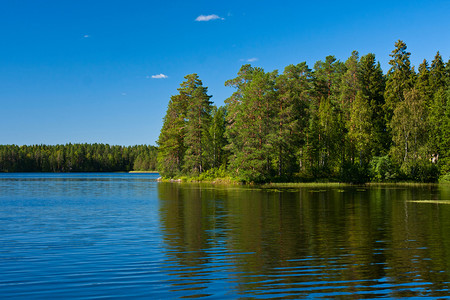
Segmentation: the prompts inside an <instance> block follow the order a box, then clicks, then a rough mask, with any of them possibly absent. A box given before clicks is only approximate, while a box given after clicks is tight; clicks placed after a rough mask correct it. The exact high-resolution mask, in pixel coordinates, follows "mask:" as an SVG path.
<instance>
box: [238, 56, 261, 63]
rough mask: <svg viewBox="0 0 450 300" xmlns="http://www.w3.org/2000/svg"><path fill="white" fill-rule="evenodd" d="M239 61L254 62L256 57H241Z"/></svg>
mask: <svg viewBox="0 0 450 300" xmlns="http://www.w3.org/2000/svg"><path fill="white" fill-rule="evenodd" d="M240 61H245V62H255V61H258V58H257V57H252V58H247V59H241V60H240Z"/></svg>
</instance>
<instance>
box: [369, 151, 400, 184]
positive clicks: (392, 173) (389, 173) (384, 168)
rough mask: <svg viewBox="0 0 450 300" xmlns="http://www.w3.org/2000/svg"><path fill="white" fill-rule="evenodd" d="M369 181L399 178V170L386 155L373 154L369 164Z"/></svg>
mask: <svg viewBox="0 0 450 300" xmlns="http://www.w3.org/2000/svg"><path fill="white" fill-rule="evenodd" d="M369 175H370V179H371V181H375V182H383V181H395V180H398V179H399V178H400V170H399V168H398V167H397V166H396V165H394V164H393V163H392V161H391V159H390V157H389V156H388V155H385V156H375V157H373V158H372V160H371V161H370V164H369Z"/></svg>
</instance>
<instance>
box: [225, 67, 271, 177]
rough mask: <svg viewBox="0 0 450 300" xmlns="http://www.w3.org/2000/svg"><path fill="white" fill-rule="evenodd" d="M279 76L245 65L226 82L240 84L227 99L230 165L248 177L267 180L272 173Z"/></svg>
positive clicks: (236, 171) (239, 173) (237, 174)
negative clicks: (274, 118) (276, 95)
mask: <svg viewBox="0 0 450 300" xmlns="http://www.w3.org/2000/svg"><path fill="white" fill-rule="evenodd" d="M275 77H276V72H273V73H265V72H264V70H263V69H261V68H253V67H251V66H250V65H244V66H242V67H241V70H240V71H239V73H238V77H237V78H235V79H232V80H229V81H227V82H226V83H225V84H226V85H230V86H233V87H235V88H237V91H236V92H235V93H234V94H233V95H232V96H231V97H230V98H229V99H227V100H226V102H225V103H226V104H227V110H228V112H229V113H228V115H227V122H228V127H227V133H226V134H227V138H228V140H229V142H230V144H229V146H228V149H229V151H230V158H229V161H230V168H231V170H233V171H234V172H235V176H237V177H240V178H241V179H242V180H244V181H264V180H266V179H267V178H269V177H270V174H271V155H272V153H273V151H272V147H273V145H272V144H270V140H269V134H270V132H271V130H273V127H272V124H273V122H272V118H273V117H274V109H273V108H274V103H275V92H274V84H275Z"/></svg>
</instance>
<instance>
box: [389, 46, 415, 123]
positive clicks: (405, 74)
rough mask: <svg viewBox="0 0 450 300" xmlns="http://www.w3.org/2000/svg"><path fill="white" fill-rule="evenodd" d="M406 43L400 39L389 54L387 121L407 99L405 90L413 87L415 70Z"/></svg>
mask: <svg viewBox="0 0 450 300" xmlns="http://www.w3.org/2000/svg"><path fill="white" fill-rule="evenodd" d="M406 49H407V47H406V44H405V43H404V42H403V41H401V40H398V41H397V42H396V43H395V49H394V50H393V51H392V53H391V54H390V55H389V56H391V57H392V59H391V60H390V61H389V64H390V65H391V68H390V69H389V71H388V73H387V75H386V78H387V80H386V90H385V92H384V98H385V102H386V103H385V111H386V117H387V121H388V122H390V120H391V118H392V115H393V112H394V110H395V109H396V107H397V105H398V104H399V103H401V102H403V101H404V100H405V92H406V91H408V90H409V89H411V88H412V87H413V78H414V75H413V73H414V72H413V70H412V68H411V62H410V60H409V57H410V55H411V53H409V52H407V51H406Z"/></svg>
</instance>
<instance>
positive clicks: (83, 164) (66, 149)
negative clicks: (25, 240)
mask: <svg viewBox="0 0 450 300" xmlns="http://www.w3.org/2000/svg"><path fill="white" fill-rule="evenodd" d="M156 164H157V148H156V147H154V146H147V145H139V146H128V147H123V146H110V145H108V144H66V145H56V146H47V145H33V146H17V145H0V172H118V171H154V170H156Z"/></svg>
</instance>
